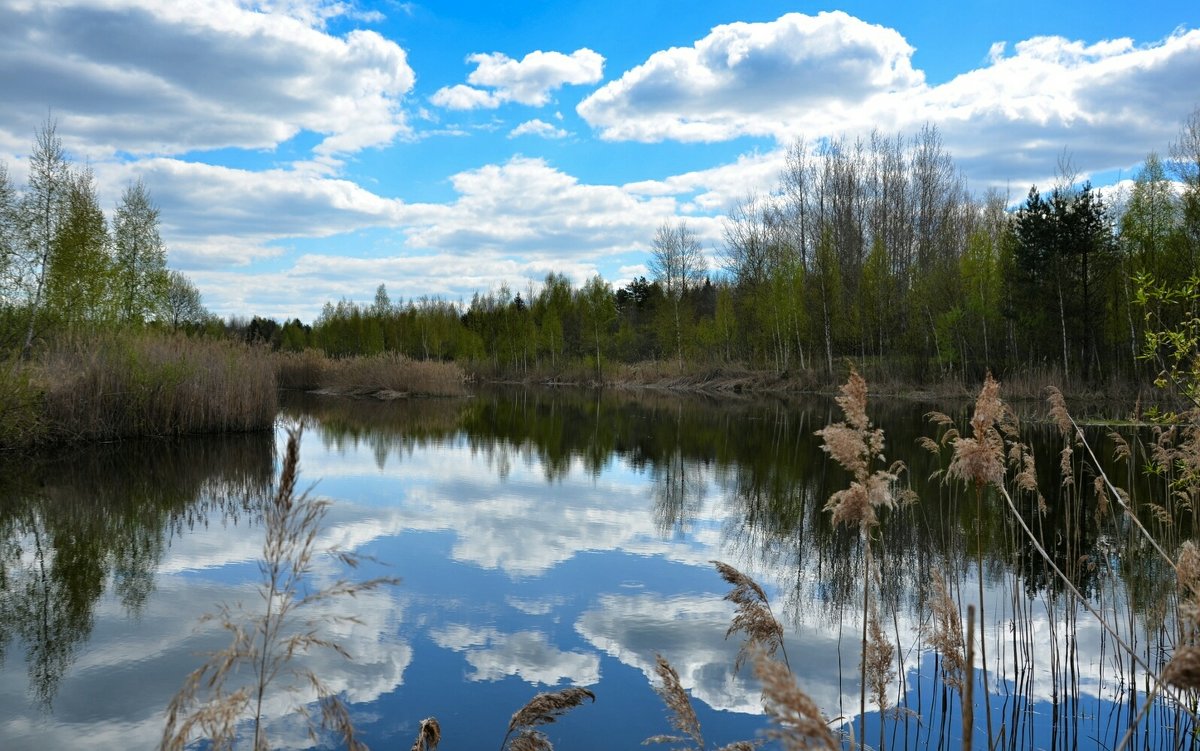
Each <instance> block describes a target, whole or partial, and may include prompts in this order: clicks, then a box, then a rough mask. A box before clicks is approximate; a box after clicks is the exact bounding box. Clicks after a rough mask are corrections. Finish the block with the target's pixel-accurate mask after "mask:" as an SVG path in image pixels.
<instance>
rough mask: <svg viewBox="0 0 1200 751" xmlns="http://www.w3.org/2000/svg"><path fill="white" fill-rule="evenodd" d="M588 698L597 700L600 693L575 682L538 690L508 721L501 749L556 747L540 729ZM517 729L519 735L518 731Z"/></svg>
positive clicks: (524, 750) (528, 750)
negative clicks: (548, 689) (542, 690)
mask: <svg viewBox="0 0 1200 751" xmlns="http://www.w3.org/2000/svg"><path fill="white" fill-rule="evenodd" d="M585 699H591V700H592V701H593V702H594V701H596V695H595V694H593V693H592V692H591V691H588V690H587V689H586V688H579V687H577V686H571V687H568V688H564V689H561V690H559V691H550V692H546V693H541V694H538V695H537V696H535V697H533V698H532V699H530V700H529V701H528V702H527V703H526V704H525V706H523V707H521V708H520V709H518V710H517V711H516V712H514V713H513V716H512V719H511V720H509V722H508V732H507V733H506V734H505V736H504V741H503V742H502V743H501V744H500V751H504V750H505V749H508V751H551V750H552V749H553V748H554V747H553V746H552V745H551V744H550V739H549V738H547V737H546V735H545V733H543V732H541V731H540V730H538V728H539V727H541V726H543V725H549V724H550V723H552V722H554V721H555V720H557V719H558V718H559V717H562V716H563V715H564V714H566V713H567V712H569V711H571V710H572V709H574V708H575V707H578V706H579V705H581V704H583V701H584V700H585ZM514 733H515V735H514Z"/></svg>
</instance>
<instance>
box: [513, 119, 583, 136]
mask: <svg viewBox="0 0 1200 751" xmlns="http://www.w3.org/2000/svg"><path fill="white" fill-rule="evenodd" d="M569 135H571V134H570V133H568V132H567V131H565V130H563V129H562V128H558V127H555V126H553V125H551V124H550V123H548V122H546V121H545V120H539V119H537V118H534V119H533V120H526V121H525V122H523V123H521V124H520V125H518V126H517V127H515V128H513V129H512V130H511V131H509V133H508V137H509V138H516V137H518V136H539V137H541V138H566V137H567V136H569Z"/></svg>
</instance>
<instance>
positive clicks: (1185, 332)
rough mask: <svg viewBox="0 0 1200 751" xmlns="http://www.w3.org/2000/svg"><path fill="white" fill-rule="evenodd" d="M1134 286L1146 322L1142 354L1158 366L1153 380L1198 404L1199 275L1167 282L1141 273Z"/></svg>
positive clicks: (1199, 376)
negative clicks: (1174, 282) (1157, 280)
mask: <svg viewBox="0 0 1200 751" xmlns="http://www.w3.org/2000/svg"><path fill="white" fill-rule="evenodd" d="M1135 285H1136V290H1137V291H1136V301H1137V304H1138V306H1139V307H1140V308H1141V309H1142V311H1143V315H1144V319H1145V323H1146V332H1145V337H1144V339H1143V346H1142V357H1143V358H1144V359H1147V360H1150V361H1152V362H1153V363H1154V364H1155V365H1156V367H1157V368H1158V375H1157V377H1156V379H1155V383H1156V384H1157V385H1158V386H1159V387H1163V388H1165V387H1167V386H1172V387H1174V388H1175V389H1176V390H1177V391H1178V392H1179V393H1180V394H1181V395H1182V396H1184V397H1186V398H1187V399H1188V400H1189V401H1191V402H1192V404H1193V405H1195V406H1197V407H1200V277H1197V276H1192V277H1189V278H1188V279H1186V280H1184V281H1182V282H1178V283H1176V284H1167V283H1164V282H1156V281H1154V280H1153V279H1152V278H1151V277H1150V276H1148V275H1145V274H1142V275H1139V276H1138V277H1137V278H1136V279H1135Z"/></svg>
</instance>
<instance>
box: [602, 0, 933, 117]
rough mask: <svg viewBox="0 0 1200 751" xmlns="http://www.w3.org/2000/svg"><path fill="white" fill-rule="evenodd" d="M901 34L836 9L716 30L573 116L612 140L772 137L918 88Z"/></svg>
mask: <svg viewBox="0 0 1200 751" xmlns="http://www.w3.org/2000/svg"><path fill="white" fill-rule="evenodd" d="M912 52H913V49H912V47H911V46H909V44H908V43H907V42H906V41H905V40H904V37H902V36H901V35H900V34H899V33H898V32H896V31H894V30H892V29H888V28H885V27H882V26H875V25H872V24H868V23H865V22H863V21H860V20H859V19H857V18H854V17H852V16H849V15H846V14H845V13H842V12H841V11H835V12H833V13H821V14H818V15H817V16H806V15H802V14H799V13H790V14H788V15H785V16H783V17H781V18H779V19H778V20H776V21H772V22H770V23H732V24H727V25H723V26H717V27H715V28H714V29H713V30H712V31H711V32H710V33H709V35H708V36H706V37H704V38H703V39H701V40H699V41H698V42H696V43H695V44H694V45H693V46H691V47H673V48H671V49H669V50H664V51H661V52H656V53H655V54H654V55H652V56H651V57H650V59H649V60H647V61H646V62H645V63H643V64H642V65H639V66H637V67H636V68H634V69H632V70H630V71H628V72H627V73H625V75H623V76H622V77H621V78H620V79H618V80H616V81H613V82H612V83H609V84H607V85H606V86H604V87H603V88H601V89H599V90H598V91H596V92H595V93H593V94H592V95H591V96H589V97H588V98H587V99H585V100H584V101H583V102H581V103H580V104H579V106H578V112H579V114H580V115H581V116H582V117H583V118H584V119H585V120H587V121H588V122H589V123H590V124H591V125H592V126H593V127H596V128H599V129H600V131H601V134H602V135H603V136H604V137H605V138H609V139H634V140H642V141H659V140H663V139H676V140H682V141H717V140H724V139H728V138H733V137H735V136H739V135H747V134H749V135H774V134H777V133H778V132H779V129H780V127H781V125H783V124H787V123H792V122H795V121H796V120H797V119H805V118H806V117H807V114H806V113H810V112H814V111H816V112H820V113H821V114H829V113H838V112H843V111H846V110H849V109H850V108H852V107H859V106H861V105H862V103H863V102H864V101H869V100H870V99H872V98H873V97H875V96H879V95H883V94H887V93H888V92H891V91H895V90H898V89H903V90H907V89H912V88H914V87H918V86H920V85H921V83H922V81H923V77H922V75H921V74H920V73H919V72H917V71H915V70H913V68H912V65H911V62H910V57H911V55H912Z"/></svg>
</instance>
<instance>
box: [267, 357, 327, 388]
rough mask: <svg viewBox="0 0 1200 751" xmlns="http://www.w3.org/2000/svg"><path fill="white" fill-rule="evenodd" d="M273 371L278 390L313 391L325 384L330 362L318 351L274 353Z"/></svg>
mask: <svg viewBox="0 0 1200 751" xmlns="http://www.w3.org/2000/svg"><path fill="white" fill-rule="evenodd" d="M274 357H275V371H276V378H277V379H278V383H279V388H281V389H290V390H293V391H315V390H317V389H319V388H321V386H322V385H323V384H324V383H325V374H326V372H328V371H329V368H330V360H329V358H327V357H325V355H323V354H321V352H320V351H319V350H315V349H306V350H304V351H303V352H276V353H275V356H274Z"/></svg>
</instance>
